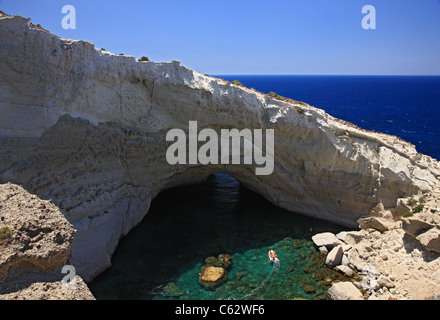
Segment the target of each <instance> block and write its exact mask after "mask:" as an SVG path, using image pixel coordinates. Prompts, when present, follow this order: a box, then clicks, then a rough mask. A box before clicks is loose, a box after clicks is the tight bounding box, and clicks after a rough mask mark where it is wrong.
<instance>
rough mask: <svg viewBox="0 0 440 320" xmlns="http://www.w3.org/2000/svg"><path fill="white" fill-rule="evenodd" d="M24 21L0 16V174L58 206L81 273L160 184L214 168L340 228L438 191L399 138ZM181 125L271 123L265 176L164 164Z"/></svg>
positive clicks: (98, 261)
mask: <svg viewBox="0 0 440 320" xmlns="http://www.w3.org/2000/svg"><path fill="white" fill-rule="evenodd" d="M29 21H30V19H27V18H22V17H19V16H9V15H5V14H1V15H0V69H1V70H2V72H1V73H0V108H1V111H2V117H0V160H1V161H0V182H14V183H18V184H20V185H22V186H23V187H24V188H25V189H26V190H28V191H29V192H31V193H33V194H36V195H38V196H39V197H40V198H42V199H50V200H51V201H52V202H53V203H54V204H55V205H57V206H58V207H59V208H60V210H61V212H62V213H63V215H64V216H65V217H66V219H67V220H68V221H69V222H70V223H71V224H72V225H73V226H74V228H75V229H76V230H77V232H76V235H75V238H74V242H73V245H72V251H71V257H70V262H71V263H72V264H73V265H74V266H75V267H76V269H77V271H78V274H79V275H81V276H82V277H83V279H85V280H86V281H90V280H91V279H93V278H94V277H95V276H96V275H98V274H99V273H100V272H102V271H103V270H104V269H106V268H108V267H109V266H110V265H111V255H112V253H113V251H114V250H115V248H116V246H117V244H118V241H119V239H120V238H121V236H123V235H125V234H127V233H128V232H129V231H130V230H131V229H132V228H133V227H134V226H135V225H136V224H137V223H139V222H140V221H141V220H142V218H143V217H144V216H145V214H146V213H147V212H148V210H149V206H150V202H151V200H152V199H153V198H154V197H155V196H156V195H157V194H158V193H159V192H161V191H163V190H165V189H167V188H171V187H174V186H178V185H185V184H191V183H197V182H201V181H203V180H205V179H206V177H207V176H208V175H209V174H211V173H217V172H224V173H227V174H229V175H231V176H233V177H234V178H236V179H237V180H239V181H240V182H241V183H242V184H243V185H245V186H246V187H248V188H249V189H252V190H254V191H256V192H258V193H259V194H261V195H263V196H264V197H266V198H267V199H268V200H269V201H271V202H272V203H274V204H275V205H277V206H280V207H282V208H284V209H287V210H290V211H295V212H300V213H303V214H306V215H309V216H312V217H316V218H319V219H324V220H327V221H332V222H335V223H340V224H344V225H346V226H347V227H349V228H357V227H358V225H359V224H358V221H359V219H364V220H360V221H361V224H363V225H364V226H369V227H373V228H377V227H378V225H383V223H384V219H383V218H385V220H386V219H388V218H389V217H388V218H387V217H384V216H378V214H376V213H378V212H379V213H380V214H386V215H388V214H391V215H393V212H394V213H396V212H397V211H398V208H401V207H399V202H398V201H399V199H401V198H406V197H411V196H418V197H422V196H424V195H429V194H431V195H433V194H434V192H437V190H438V188H439V180H438V178H439V177H440V167H439V164H438V162H437V161H436V160H434V159H432V158H430V157H428V156H426V155H422V154H419V153H418V152H417V151H416V149H415V147H414V146H413V145H412V144H410V143H408V142H405V141H403V140H401V139H399V138H397V137H394V136H389V135H386V134H382V133H378V132H370V131H366V130H363V129H360V128H358V127H355V126H353V125H351V124H349V123H347V122H345V121H342V120H338V119H335V118H333V117H331V116H330V115H328V114H326V113H325V112H324V111H323V110H320V109H317V108H314V107H312V106H309V105H304V104H302V103H301V104H300V103H295V102H289V101H282V100H279V99H274V98H272V97H269V96H268V95H265V94H262V93H259V92H256V91H255V90H252V89H248V88H245V87H242V86H237V85H234V84H231V83H229V82H227V81H224V80H221V79H216V78H213V77H208V76H204V75H202V74H200V73H198V72H195V71H192V70H189V69H187V68H186V67H184V66H181V65H180V64H179V63H178V62H172V63H156V62H139V61H137V59H135V58H134V57H130V56H121V55H115V54H112V53H110V52H107V51H103V50H98V49H96V48H95V47H94V45H93V44H92V43H90V42H86V41H79V40H68V39H60V38H59V37H57V36H54V35H52V34H50V33H49V32H47V31H46V30H44V29H42V28H41V27H35V26H30V25H29ZM299 107H301V110H302V112H298V108H299ZM191 120H195V121H198V128H199V130H201V129H204V128H212V129H214V130H216V131H217V132H219V130H220V129H222V128H238V129H243V128H250V129H274V130H275V154H274V157H275V168H274V172H273V174H271V175H269V176H256V175H255V174H254V172H255V167H254V165H245V164H241V165H230V166H227V165H207V166H201V165H191V166H171V165H169V164H168V163H167V161H166V159H165V154H166V149H167V147H168V146H169V143H167V142H166V139H165V136H166V132H167V131H168V130H169V129H171V128H180V129H183V130H184V131H188V122H189V121H191ZM377 208H380V210H378V209H377ZM382 208H383V210H382ZM375 214H376V215H375ZM383 227H384V228H385V229H386V228H389V226H388V225H386V224H385V225H384V226H383ZM385 229H384V230H385ZM400 230H402V229H400ZM434 233H435V230H434V231H433V232H431V233H430V236H434V235H435V234H434ZM418 236H419V235H417V236H416V237H418ZM422 238H423V239H422ZM422 238H421V239H422V242H424V243H428V242H429V243H431V242H432V241H430V240H429V239H426V237H422ZM432 245H435V241H434V242H432Z"/></svg>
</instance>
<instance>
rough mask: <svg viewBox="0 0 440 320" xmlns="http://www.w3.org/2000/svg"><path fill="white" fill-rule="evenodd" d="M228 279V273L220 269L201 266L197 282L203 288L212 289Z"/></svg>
mask: <svg viewBox="0 0 440 320" xmlns="http://www.w3.org/2000/svg"><path fill="white" fill-rule="evenodd" d="M227 279H228V273H227V272H226V270H225V269H223V268H221V267H214V266H203V267H202V271H201V273H200V276H199V282H200V284H201V285H202V286H204V287H205V288H214V287H216V286H218V285H219V284H221V283H223V282H224V281H226V280H227Z"/></svg>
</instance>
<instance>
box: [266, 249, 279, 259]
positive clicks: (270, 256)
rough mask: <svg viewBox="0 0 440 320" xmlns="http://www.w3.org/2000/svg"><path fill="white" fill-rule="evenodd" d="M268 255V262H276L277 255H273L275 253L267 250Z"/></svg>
mask: <svg viewBox="0 0 440 320" xmlns="http://www.w3.org/2000/svg"><path fill="white" fill-rule="evenodd" d="M268 255H269V259H270V262H274V261H275V260H278V258H277V254H276V253H275V251H273V250H269V253H268Z"/></svg>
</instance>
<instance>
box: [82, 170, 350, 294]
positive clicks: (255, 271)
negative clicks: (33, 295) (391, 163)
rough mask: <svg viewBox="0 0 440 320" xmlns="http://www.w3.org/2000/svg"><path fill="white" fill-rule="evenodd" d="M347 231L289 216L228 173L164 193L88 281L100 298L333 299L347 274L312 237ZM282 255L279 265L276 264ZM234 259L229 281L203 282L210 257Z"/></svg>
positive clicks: (294, 215)
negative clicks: (272, 259) (272, 254)
mask: <svg viewBox="0 0 440 320" xmlns="http://www.w3.org/2000/svg"><path fill="white" fill-rule="evenodd" d="M343 229H344V228H342V227H340V226H337V225H332V224H329V223H325V222H322V221H318V220H315V219H311V218H308V217H305V216H302V215H299V214H295V213H291V212H287V211H285V210H282V209H280V208H277V207H275V206H273V205H272V204H270V203H269V202H268V201H267V200H265V199H264V198H262V197H261V196H259V195H258V194H256V193H254V192H252V191H250V190H248V189H246V188H244V187H243V186H242V185H241V184H240V183H239V182H237V181H236V180H234V179H232V178H231V177H229V176H227V175H225V174H217V175H212V176H210V177H209V178H208V180H207V181H206V182H205V183H204V184H201V185H195V186H185V187H179V188H175V189H172V190H167V191H165V192H163V193H161V194H160V195H159V196H158V197H157V198H156V199H155V200H154V201H153V203H152V205H151V208H150V211H149V213H148V214H147V216H146V217H145V218H144V220H143V221H142V222H141V223H140V224H139V225H138V226H137V227H136V228H135V229H134V230H132V231H131V232H130V234H129V235H128V236H126V237H125V238H123V239H121V241H120V243H119V246H118V248H117V250H116V252H115V254H114V255H113V258H112V267H111V268H109V269H108V270H106V271H105V272H103V273H102V274H101V275H100V276H98V277H97V278H96V279H94V280H93V281H92V282H91V283H89V287H90V289H91V291H92V293H93V294H94V295H95V297H96V298H97V299H188V300H189V299H197V300H205V299H209V300H211V299H238V300H242V299H243V300H245V299H276V300H285V299H326V298H327V289H328V288H329V285H330V283H331V282H332V281H334V280H337V279H340V278H342V276H341V275H340V274H339V273H338V272H336V271H333V270H331V269H328V268H326V267H325V264H324V259H325V255H322V254H320V253H319V252H318V251H317V249H316V248H315V247H314V245H313V243H312V241H311V240H310V239H311V236H312V235H313V234H315V233H319V232H325V231H330V232H339V231H341V230H343ZM269 249H273V250H275V251H276V252H277V255H278V258H279V260H280V264H279V268H277V267H274V266H273V264H271V263H269V258H268V255H267V253H268V251H269ZM219 254H229V255H230V256H231V258H232V259H231V262H232V265H231V266H230V267H229V268H226V270H227V273H228V277H227V280H226V281H225V282H224V283H222V284H220V285H219V286H218V287H216V288H214V289H205V288H204V287H203V286H201V285H200V284H199V273H200V271H201V268H202V266H203V265H204V264H205V262H204V261H205V259H206V258H207V257H211V256H214V257H217V256H218V255H219Z"/></svg>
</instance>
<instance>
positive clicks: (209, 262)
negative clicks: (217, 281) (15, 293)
mask: <svg viewBox="0 0 440 320" xmlns="http://www.w3.org/2000/svg"><path fill="white" fill-rule="evenodd" d="M205 264H206V265H208V266H213V267H221V266H222V265H223V264H222V262H221V261H220V260H219V259H218V258H216V257H208V258H206V259H205Z"/></svg>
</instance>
